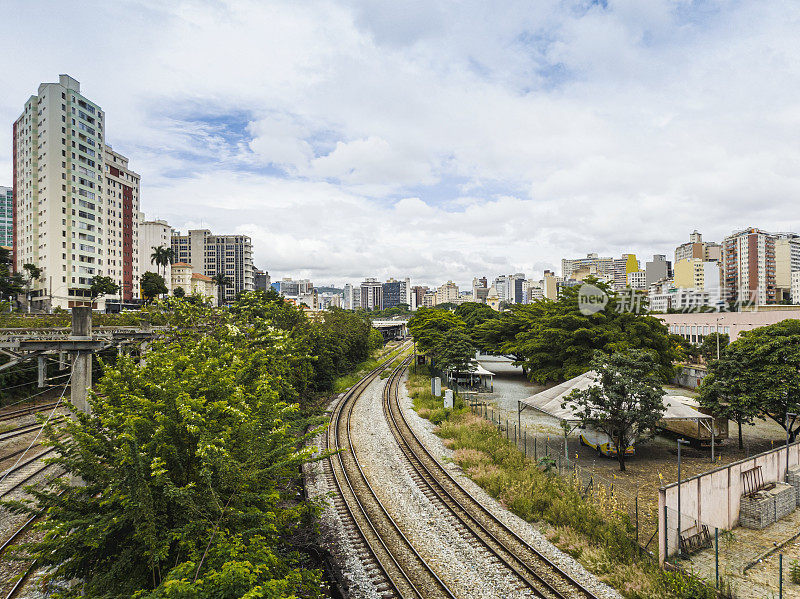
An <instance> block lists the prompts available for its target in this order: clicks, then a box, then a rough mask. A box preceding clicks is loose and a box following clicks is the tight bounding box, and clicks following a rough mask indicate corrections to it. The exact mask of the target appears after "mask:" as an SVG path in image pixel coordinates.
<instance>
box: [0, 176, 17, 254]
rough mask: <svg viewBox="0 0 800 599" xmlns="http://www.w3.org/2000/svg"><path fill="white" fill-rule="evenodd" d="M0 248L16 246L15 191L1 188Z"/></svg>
mask: <svg viewBox="0 0 800 599" xmlns="http://www.w3.org/2000/svg"><path fill="white" fill-rule="evenodd" d="M0 246H4V247H13V246H14V189H13V188H11V187H2V186H0Z"/></svg>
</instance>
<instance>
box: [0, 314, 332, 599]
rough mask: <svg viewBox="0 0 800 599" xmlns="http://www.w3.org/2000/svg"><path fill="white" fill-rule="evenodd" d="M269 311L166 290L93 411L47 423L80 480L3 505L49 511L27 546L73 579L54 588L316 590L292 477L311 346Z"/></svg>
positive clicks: (64, 462) (96, 591)
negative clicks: (138, 355) (300, 384)
mask: <svg viewBox="0 0 800 599" xmlns="http://www.w3.org/2000/svg"><path fill="white" fill-rule="evenodd" d="M268 309H269V307H265V310H264V311H262V312H261V314H262V316H261V317H258V315H257V314H256V311H251V312H245V311H242V312H240V313H239V315H235V314H233V313H232V312H230V311H221V310H213V309H210V308H207V307H204V306H195V305H192V304H189V303H188V302H179V303H176V305H175V306H174V309H173V310H172V311H170V312H169V313H168V314H167V315H166V318H167V319H168V326H169V328H168V329H167V331H165V334H164V336H163V337H162V338H161V339H160V340H158V341H156V342H154V344H153V346H152V349H151V351H150V353H149V354H148V357H147V360H146V362H145V364H144V365H143V366H140V365H139V363H138V360H133V359H131V358H129V357H125V356H122V357H120V358H119V360H118V361H117V362H116V364H114V365H113V366H112V365H105V368H104V373H103V376H102V377H101V378H100V380H99V381H98V382H97V383H96V384H95V386H94V391H92V392H90V395H89V403H90V405H91V413H90V414H84V413H78V414H77V416H76V418H75V419H68V420H67V421H65V422H64V423H56V424H52V423H51V424H50V425H48V427H47V429H46V434H47V437H48V439H49V443H50V444H51V445H53V446H55V447H56V448H57V450H58V451H57V455H58V456H59V457H57V458H56V459H55V461H56V463H57V464H58V466H59V467H61V468H63V469H64V470H65V471H66V472H67V473H68V474H70V475H74V476H79V477H80V479H81V480H82V485H80V486H70V485H69V484H68V483H67V482H66V481H65V479H58V482H56V483H55V484H54V486H53V487H52V488H48V489H38V490H35V491H33V496H34V501H17V502H14V503H13V504H12V507H13V509H15V510H16V511H20V512H27V513H30V514H35V513H39V510H42V509H44V510H46V511H47V515H48V517H47V518H46V519H42V520H41V521H40V522H39V523H38V524H37V527H38V528H39V530H40V531H41V533H42V534H40V535H37V536H36V537H35V539H36V540H34V541H33V542H32V543H31V544H30V545H28V546H27V547H26V550H27V551H28V552H30V554H31V555H32V556H33V557H34V558H35V559H36V560H38V563H39V564H40V565H42V566H44V567H45V568H47V573H46V578H47V579H48V580H52V581H55V582H60V583H65V582H68V581H71V580H80V584H76V585H72V586H69V585H63V584H62V587H61V590H60V592H61V593H62V595H61V596H64V597H70V598H72V597H75V598H77V597H81V596H89V597H101V596H102V597H131V596H134V595H135V596H137V597H140V598H141V599H144V598H147V599H151V598H152V599H154V598H156V597H159V598H161V597H163V598H166V597H170V598H175V597H181V598H187V599H188V598H193V599H206V598H208V599H211V598H217V597H244V596H248V597H251V596H252V597H257V596H269V597H320V595H321V593H320V573H319V572H318V571H316V570H310V569H308V568H307V567H305V566H304V565H303V564H304V562H303V560H302V558H301V555H300V553H299V551H300V550H301V549H302V548H303V547H304V546H307V545H308V543H309V542H310V540H311V539H310V537H309V536H308V533H307V532H306V531H310V530H313V516H314V514H315V508H314V507H313V506H312V505H310V504H307V503H305V502H303V501H302V500H298V493H297V486H296V478H297V471H298V468H299V466H300V464H301V463H302V462H304V461H307V460H308V459H310V457H311V455H312V453H313V452H314V449H313V448H312V447H306V446H305V441H306V440H307V439H308V438H309V436H310V435H311V434H314V433H315V432H316V430H317V429H314V428H313V427H312V429H311V431H310V432H309V434H304V433H303V432H302V431H303V430H305V429H306V426H307V421H306V420H305V419H303V418H300V416H299V413H298V406H297V404H296V403H295V400H296V398H297V395H298V394H297V390H296V388H295V387H294V385H293V383H292V381H293V380H294V376H293V370H294V369H295V368H296V365H297V364H298V363H304V362H305V361H307V360H310V359H312V358H313V356H310V355H308V354H307V353H306V352H305V350H304V349H303V347H302V346H303V343H302V340H299V339H297V338H295V337H294V336H293V335H291V334H287V333H286V332H285V331H282V330H281V329H280V328H279V327H277V326H275V323H274V322H273V321H271V319H270V318H269V317H268V316H267V315H266V311H267V310H268ZM245 314H246V315H245ZM250 316H253V317H254V318H252V319H251V318H250ZM60 492H63V495H62V494H59V493H60ZM265 593H266V594H265Z"/></svg>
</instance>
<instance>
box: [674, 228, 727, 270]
mask: <svg viewBox="0 0 800 599" xmlns="http://www.w3.org/2000/svg"><path fill="white" fill-rule="evenodd" d="M721 257H722V246H721V245H720V244H718V243H714V242H713V241H703V236H702V235H701V234H700V233H698V232H697V229H695V230H694V231H692V234H691V235H689V242H688V243H682V244H681V245H679V246H678V247H676V248H675V264H677V263H678V262H680V261H681V260H692V259H695V258H698V259H700V260H702V261H704V262H710V261H714V260H716V261H717V262H719V261H720V259H721Z"/></svg>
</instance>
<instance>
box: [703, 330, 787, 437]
mask: <svg viewBox="0 0 800 599" xmlns="http://www.w3.org/2000/svg"><path fill="white" fill-rule="evenodd" d="M700 401H701V402H702V403H703V405H705V406H706V407H709V408H710V409H712V410H715V413H717V412H719V413H720V414H721V415H725V414H727V415H728V417H729V418H731V419H732V420H735V421H736V422H737V423H738V424H739V429H740V431H739V442H740V447H741V442H742V441H741V425H742V424H743V423H749V422H752V421H753V419H754V418H755V417H759V418H762V419H766V418H771V419H772V420H774V421H775V422H777V423H778V424H779V425H780V426H781V427H783V428H784V429H788V433H789V439H790V440H791V441H794V440H795V438H796V436H797V433H798V429H799V428H800V420H798V419H797V418H794V419H791V420H790V421H789V422H788V423H787V419H786V415H787V414H788V413H798V412H800V320H794V319H787V320H783V321H781V322H779V323H776V324H773V325H769V326H765V327H759V328H757V329H753V330H751V331H745V332H743V333H742V334H741V335H739V338H738V339H737V340H736V341H734V342H733V343H731V344H729V345H728V346H727V347H726V348H725V350H724V352H723V353H722V355H721V356H720V359H719V360H715V361H712V362H711V364H710V365H709V374H708V376H707V377H706V378H705V379H704V380H703V384H702V386H701V392H700Z"/></svg>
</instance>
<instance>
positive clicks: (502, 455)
mask: <svg viewBox="0 0 800 599" xmlns="http://www.w3.org/2000/svg"><path fill="white" fill-rule="evenodd" d="M426 374H427V373H423V374H417V375H414V374H412V375H411V376H410V377H409V382H408V390H409V393H410V394H411V397H412V399H413V401H414V408H415V409H416V410H417V412H418V413H419V414H420V416H423V417H425V418H428V419H429V420H431V421H432V422H434V423H436V424H438V425H439V427H438V429H437V434H438V435H439V436H440V437H442V438H443V439H444V442H445V444H446V445H447V446H448V447H450V448H451V449H453V450H454V455H453V459H454V460H455V461H456V463H458V464H459V465H460V466H461V467H462V468H463V470H464V472H465V473H466V474H467V476H469V477H470V478H471V479H472V480H474V481H475V482H476V483H477V484H478V485H480V486H481V487H482V488H483V489H485V490H486V492H487V493H489V494H490V495H491V496H492V497H494V498H496V499H497V500H498V501H499V502H500V503H501V504H502V505H503V506H504V507H506V508H507V509H509V510H511V511H512V512H514V513H515V514H516V515H518V516H519V517H521V518H523V519H525V520H527V521H528V522H539V523H541V524H542V525H543V528H544V529H545V530H546V532H547V535H548V538H549V539H550V540H551V541H552V542H553V543H555V544H556V545H557V546H558V547H559V548H561V549H562V550H563V551H565V552H566V553H569V554H570V555H572V556H573V557H575V558H576V559H578V560H579V561H580V562H581V563H582V564H583V565H584V566H585V567H586V568H587V569H589V570H590V571H592V572H594V573H595V574H596V575H597V576H598V577H599V578H600V579H601V580H603V581H605V582H606V583H608V584H609V585H611V586H613V587H614V588H616V589H618V590H619V591H620V593H621V594H622V595H623V596H624V597H626V598H627V599H645V598H647V599H650V598H662V597H669V598H674V599H690V598H692V599H694V598H698V599H706V598H707V599H711V598H712V597H714V593H713V590H712V589H710V588H709V587H707V586H704V585H703V584H702V583H701V582H700V581H699V580H698V579H696V578H694V577H692V576H687V575H685V574H682V573H679V572H664V571H662V570H661V569H660V568H659V567H658V566H657V564H655V563H654V562H653V561H652V560H650V559H649V558H646V557H642V556H641V555H640V553H639V548H638V546H637V544H636V542H635V540H634V536H635V528H634V526H633V525H632V523H631V521H630V517H629V516H628V515H627V514H626V513H624V512H623V511H621V510H618V509H616V504H615V503H614V501H613V500H612V499H610V498H608V499H607V500H606V501H603V502H596V501H594V500H592V499H587V498H585V497H584V496H583V495H582V494H581V491H580V488H579V486H578V485H576V484H572V483H571V482H570V481H569V480H565V479H563V478H560V477H558V476H556V475H555V473H553V472H546V471H544V470H543V469H542V468H540V467H539V465H537V464H536V463H535V462H534V460H533V459H532V458H526V457H524V456H523V454H522V452H521V451H519V449H517V447H516V446H515V445H514V444H513V443H510V442H508V441H506V439H505V437H503V436H501V435H500V434H498V431H497V429H496V428H495V427H494V425H492V423H490V422H487V421H486V420H484V419H483V418H480V417H479V416H476V415H474V414H472V413H471V412H470V411H469V409H468V408H467V407H466V406H465V405H464V404H463V402H461V403H460V405H459V404H457V405H456V407H455V408H454V409H452V410H445V409H444V408H443V407H441V405H442V404H441V402H442V400H441V399H440V398H435V397H433V396H432V395H431V393H430V389H429V385H430V379H429V378H428V376H426ZM606 497H607V496H606Z"/></svg>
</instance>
